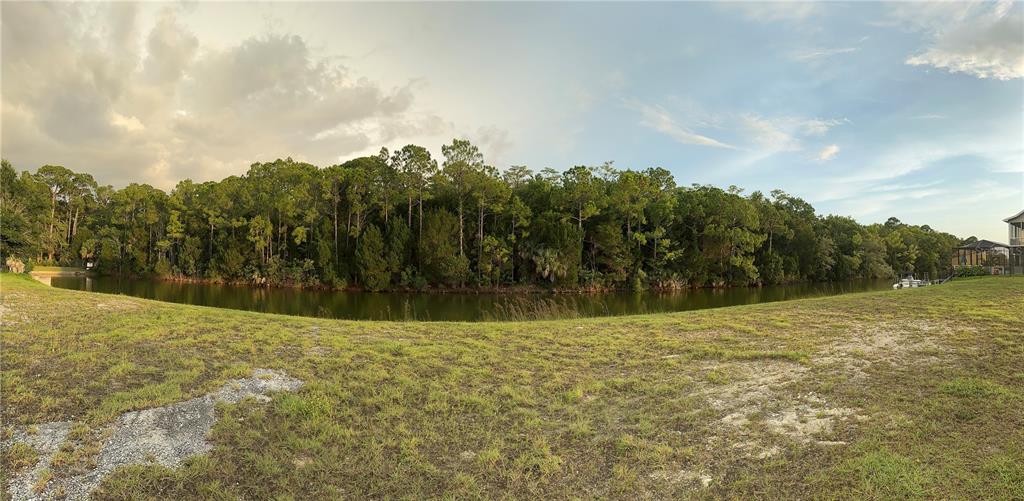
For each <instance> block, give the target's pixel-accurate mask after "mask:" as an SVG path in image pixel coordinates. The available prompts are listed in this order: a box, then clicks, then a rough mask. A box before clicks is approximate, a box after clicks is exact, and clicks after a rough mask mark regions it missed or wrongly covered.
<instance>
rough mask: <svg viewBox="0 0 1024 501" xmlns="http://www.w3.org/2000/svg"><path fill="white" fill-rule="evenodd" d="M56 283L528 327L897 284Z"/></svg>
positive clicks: (303, 310)
mask: <svg viewBox="0 0 1024 501" xmlns="http://www.w3.org/2000/svg"><path fill="white" fill-rule="evenodd" d="M52 285H53V286H55V287H63V288H68V289H80V290H92V291H95V292H103V293H113V294H126V295H130V296H137V297H144V298H149V299H157V300H161V301H169V302H175V303H185V304H196V305H203V306H213V307H220V308H233V309H240V310H249V311H259V312H267V313H279V314H290V315H304V316H312V317H321V318H345V319H354V320H359V319H366V320H392V321H433V320H443V321H528V320H547V319H571V318H582V317H600V316H613V315H631V314H648V313H662V312H672V311H685V310H696V309H704V308H715V307H722V306H734V305H740V304H751V303H761V302H769V301H783V300H790V299H798V298H805V297H817V296H826V295H833V294H842V293H848V292H860V291H868V290H883V289H888V288H889V286H890V284H889V283H888V281H885V280H882V281H858V282H835V283H806V282H805V283H799V284H791V285H784V286H768V287H757V288H745V287H744V288H732V289H696V290H676V291H638V292H610V293H599V294H598V293H595V294H543V293H540V294H431V293H361V292H338V291H321V290H302V289H289V288H279V289H275V288H254V287H246V286H236V285H224V284H195V283H180V282H163V281H158V280H145V279H140V280H132V279H127V278H116V277H95V278H92V277H90V278H83V277H54V278H53V279H52Z"/></svg>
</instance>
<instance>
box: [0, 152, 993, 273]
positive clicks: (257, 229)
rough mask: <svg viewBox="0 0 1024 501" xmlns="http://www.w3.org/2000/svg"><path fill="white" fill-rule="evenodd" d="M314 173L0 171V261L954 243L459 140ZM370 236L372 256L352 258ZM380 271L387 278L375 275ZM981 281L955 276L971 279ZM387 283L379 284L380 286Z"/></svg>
mask: <svg viewBox="0 0 1024 501" xmlns="http://www.w3.org/2000/svg"><path fill="white" fill-rule="evenodd" d="M442 152H443V154H444V161H443V165H442V166H441V168H440V169H439V168H438V165H437V161H435V160H434V159H433V158H431V155H430V152H429V151H428V150H427V149H426V148H423V147H421V146H417V145H407V146H405V147H403V148H401V149H399V150H397V151H394V152H389V151H387V150H386V149H385V150H381V152H380V153H379V154H377V155H372V156H366V157H360V158H355V159H351V160H349V161H346V162H344V163H341V164H338V165H331V166H327V167H324V168H318V167H317V166H314V165H311V164H307V163H303V162H297V161H295V160H292V159H291V158H285V159H278V160H275V161H273V162H267V163H255V164H253V165H252V166H251V167H250V168H249V170H248V172H246V173H245V174H244V175H241V176H231V177H228V178H225V179H223V180H220V181H216V182H214V181H210V182H204V183H200V184H197V183H194V182H192V181H191V180H188V179H186V180H183V181H181V182H179V183H178V185H177V186H175V188H174V189H173V190H172V191H171V192H170V193H169V194H168V193H164V192H163V191H161V190H158V189H156V188H153V187H152V186H149V185H144V184H143V185H140V184H130V185H128V186H126V187H124V188H122V189H118V190H115V189H113V188H112V187H110V186H100V185H98V184H97V183H96V182H95V181H94V180H93V179H92V177H91V176H89V175H87V174H82V173H76V172H74V171H72V170H70V169H67V168H65V167H60V166H51V165H47V166H42V167H40V168H39V169H38V170H37V171H36V172H35V173H30V172H22V173H21V174H20V175H19V173H18V171H16V170H15V169H14V167H13V166H11V165H10V164H9V163H8V162H6V161H4V162H3V164H2V167H0V178H2V179H0V181H2V183H0V209H2V211H3V218H4V220H3V223H4V224H2V225H0V258H4V259H5V258H6V257H7V256H15V257H18V258H20V259H21V260H22V261H23V262H26V264H28V265H29V266H31V264H32V263H40V264H49V265H66V266H81V265H82V263H83V261H87V260H95V262H96V264H97V267H98V269H99V270H100V271H102V272H106V273H120V274H129V275H130V274H147V273H157V274H164V275H184V276H187V277H208V278H223V279H226V280H231V281H250V280H255V281H256V282H258V283H260V284H267V285H278V284H291V285H301V284H306V285H327V286H330V287H339V286H344V285H345V284H348V283H355V282H359V283H363V282H365V280H366V277H365V276H364V273H365V272H366V270H373V275H374V280H373V282H374V284H376V285H375V287H376V288H384V287H387V286H389V285H391V284H402V286H404V287H415V288H429V287H431V286H441V287H450V286H465V285H470V286H482V287H501V286H508V285H513V284H534V285H540V286H545V287H552V286H553V287H562V288H574V287H585V288H623V289H625V288H637V289H643V288H650V287H658V288H678V287H686V286H693V287H705V286H712V287H718V286H730V285H758V284H775V283H784V282H793V281H809V280H816V281H826V280H827V281H840V280H850V279H854V278H881V277H892V276H893V275H895V274H897V273H916V274H918V275H921V274H924V273H928V274H930V276H931V277H933V278H936V277H939V276H945V275H946V274H948V273H950V272H951V271H952V270H951V266H950V257H951V251H952V249H953V247H955V246H956V245H957V244H959V240H958V239H957V238H956V237H954V236H953V235H949V234H945V233H940V232H936V231H934V230H932V229H931V228H930V227H928V226H912V225H906V224H903V223H902V222H900V221H899V220H898V219H895V218H890V219H889V220H888V221H886V222H885V223H884V224H873V225H869V226H864V225H861V224H859V223H858V222H856V221H854V220H853V219H851V218H848V217H841V216H825V217H823V216H821V215H819V214H817V213H815V211H814V208H813V207H812V206H811V205H810V204H809V203H807V202H806V201H804V200H802V199H800V198H798V197H795V196H792V195H789V194H787V193H785V192H782V191H779V190H776V191H773V192H771V193H770V194H768V195H765V194H762V193H760V192H755V193H753V194H751V195H749V196H746V195H744V194H743V190H741V189H739V188H736V187H730V188H728V189H721V188H716V187H712V186H700V185H693V186H688V187H677V186H676V182H675V180H674V179H673V178H672V175H671V174H670V173H669V172H668V171H667V170H665V169H662V168H649V169H644V170H632V169H625V170H619V169H616V168H615V167H614V166H613V165H612V164H611V163H610V162H608V163H605V164H603V165H599V166H584V165H578V166H574V167H572V168H570V169H568V170H566V171H564V172H558V171H556V170H553V169H544V170H542V171H540V172H537V173H535V172H533V171H531V170H530V169H528V168H527V167H525V166H513V167H510V168H508V169H506V170H505V171H504V172H499V171H498V170H497V169H495V168H494V167H492V166H490V165H488V164H487V163H486V162H485V159H484V155H483V153H482V152H481V151H480V150H479V149H478V148H477V147H476V146H475V145H473V144H472V143H471V142H469V141H466V140H460V139H456V140H453V141H452V143H450V144H447V145H444V146H443V148H442ZM371 226H375V227H376V228H378V229H379V230H380V232H381V233H382V238H383V247H382V248H383V250H382V253H381V254H380V255H375V256H372V257H371V256H370V255H368V254H366V253H363V252H361V251H360V246H361V242H362V241H363V234H364V233H365V232H366V231H369V228H370V227H371ZM378 258H382V259H383V261H384V262H385V266H384V268H385V270H386V274H387V280H386V281H384V280H383V279H380V278H379V277H378V276H377V275H378V273H377V271H376V270H377V269H378V263H376V262H372V263H371V262H366V263H364V262H363V259H370V260H373V261H376V260H377V259H378ZM975 272H976V271H975V270H970V269H960V270H959V271H958V273H960V274H963V275H968V274H971V273H975ZM381 283H383V284H384V285H380V284H381Z"/></svg>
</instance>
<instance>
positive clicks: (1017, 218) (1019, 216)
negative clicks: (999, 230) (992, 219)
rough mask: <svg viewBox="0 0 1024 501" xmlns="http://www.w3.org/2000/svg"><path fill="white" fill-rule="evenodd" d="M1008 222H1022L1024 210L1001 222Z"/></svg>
mask: <svg viewBox="0 0 1024 501" xmlns="http://www.w3.org/2000/svg"><path fill="white" fill-rule="evenodd" d="M1010 221H1013V222H1015V223H1017V222H1020V221H1024V209H1022V210H1021V211H1020V212H1018V213H1016V214H1014V215H1012V216H1010V217H1008V218H1006V219H1004V220H1003V222H1004V223H1009V222H1010Z"/></svg>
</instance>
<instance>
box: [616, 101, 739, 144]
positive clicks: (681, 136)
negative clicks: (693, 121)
mask: <svg viewBox="0 0 1024 501" xmlns="http://www.w3.org/2000/svg"><path fill="white" fill-rule="evenodd" d="M626 105H627V106H628V107H630V108H632V109H635V110H636V111H639V112H640V116H641V120H640V125H643V126H644V127H648V128H651V129H654V130H656V131H658V132H661V133H662V134H665V135H667V136H669V137H671V138H672V139H674V140H675V141H676V142H679V143H683V144H696V145H700V146H712V147H715V148H727V149H736V147H735V146H732V145H730V144H726V143H723V142H721V141H719V140H717V139H713V138H710V137H708V136H704V135H701V134H698V133H696V132H693V131H692V130H690V129H689V128H687V127H685V126H683V125H681V124H679V123H678V122H677V121H676V119H675V118H674V117H673V116H672V115H671V114H670V113H669V112H668V111H666V110H665V109H664V108H662V107H661V106H651V105H648V104H643V103H639V102H636V101H627V103H626Z"/></svg>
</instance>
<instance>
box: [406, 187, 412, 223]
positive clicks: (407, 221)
mask: <svg viewBox="0 0 1024 501" xmlns="http://www.w3.org/2000/svg"><path fill="white" fill-rule="evenodd" d="M405 225H406V226H408V227H409V228H412V193H409V217H408V219H407V220H406V222H405Z"/></svg>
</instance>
